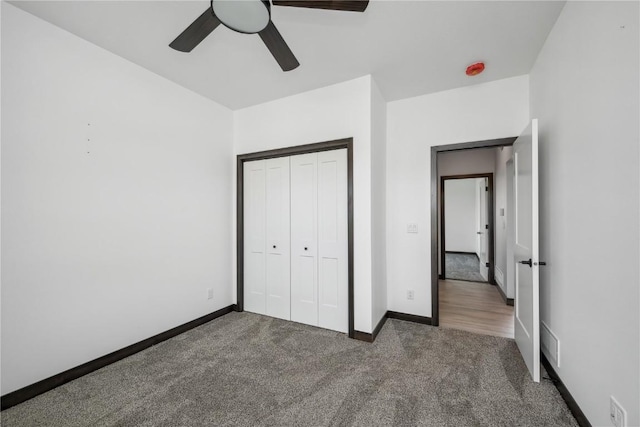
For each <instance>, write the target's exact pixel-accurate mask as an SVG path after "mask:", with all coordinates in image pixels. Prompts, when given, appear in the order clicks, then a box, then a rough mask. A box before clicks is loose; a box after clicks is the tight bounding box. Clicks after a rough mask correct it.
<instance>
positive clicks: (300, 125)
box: [233, 76, 372, 333]
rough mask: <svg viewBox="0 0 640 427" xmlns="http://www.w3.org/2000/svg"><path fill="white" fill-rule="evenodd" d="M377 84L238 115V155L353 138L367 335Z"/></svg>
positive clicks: (359, 305)
mask: <svg viewBox="0 0 640 427" xmlns="http://www.w3.org/2000/svg"><path fill="white" fill-rule="evenodd" d="M371 85H372V83H371V77H370V76H365V77H361V78H358V79H355V80H351V81H348V82H345V83H340V84H337V85H333V86H328V87H325V88H322V89H317V90H313V91H310V92H305V93H302V94H298V95H294V96H290V97H287V98H282V99H279V100H276V101H272V102H268V103H265V104H261V105H257V106H253V107H249V108H245V109H242V110H237V111H235V112H234V121H235V126H234V127H235V135H234V139H235V151H236V154H243V153H251V152H256V151H263V150H270V149H275V148H282V147H291V146H296V145H304V144H311V143H315V142H322V141H329V140H335V139H342V138H348V137H353V150H354V159H353V187H354V190H353V191H354V195H353V198H354V277H355V283H354V293H355V307H354V311H355V313H354V317H355V318H354V323H355V329H356V330H358V331H361V332H367V333H369V332H371V331H372V313H371V307H372V275H371V273H372V263H371V257H372V251H371V245H372V235H371V231H372V215H371V206H372V200H371V185H372V183H371V167H372V159H371V156H372V154H371V117H372V115H371V87H372V86H371ZM234 192H235V190H234ZM234 206H235V203H234ZM233 247H235V244H234V246H233ZM234 278H235V276H234Z"/></svg>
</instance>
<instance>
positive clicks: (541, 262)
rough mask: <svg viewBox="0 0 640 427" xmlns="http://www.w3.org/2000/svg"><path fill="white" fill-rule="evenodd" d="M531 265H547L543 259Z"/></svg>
mask: <svg viewBox="0 0 640 427" xmlns="http://www.w3.org/2000/svg"><path fill="white" fill-rule="evenodd" d="M533 265H547V263H546V262H544V261H540V262H534V263H533Z"/></svg>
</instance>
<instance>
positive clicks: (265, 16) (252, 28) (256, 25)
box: [211, 0, 271, 34]
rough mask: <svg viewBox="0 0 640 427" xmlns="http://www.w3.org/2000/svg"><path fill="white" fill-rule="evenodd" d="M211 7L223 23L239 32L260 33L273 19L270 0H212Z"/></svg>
mask: <svg viewBox="0 0 640 427" xmlns="http://www.w3.org/2000/svg"><path fill="white" fill-rule="evenodd" d="M211 9H213V13H214V14H215V15H216V17H217V18H218V19H219V20H220V22H221V23H222V25H224V26H225V27H227V28H229V29H231V30H233V31H237V32H239V33H244V34H255V33H259V32H260V31H262V30H264V29H265V28H266V26H267V25H268V24H269V21H271V4H270V3H269V1H268V0H211Z"/></svg>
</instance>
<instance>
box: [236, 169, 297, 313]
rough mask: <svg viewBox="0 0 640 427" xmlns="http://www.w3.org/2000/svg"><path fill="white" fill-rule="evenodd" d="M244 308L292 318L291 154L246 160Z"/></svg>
mask: <svg viewBox="0 0 640 427" xmlns="http://www.w3.org/2000/svg"><path fill="white" fill-rule="evenodd" d="M244 183H245V185H244V211H245V215H244V236H245V238H244V265H245V269H244V271H245V274H244V276H245V277H244V288H245V309H246V310H247V311H251V312H254V313H259V314H266V315H268V316H273V317H278V318H281V319H287V320H289V319H290V316H291V314H290V300H291V297H290V289H291V287H290V261H291V254H290V234H289V233H290V222H289V213H290V206H289V159H288V158H287V157H281V158H275V159H268V160H257V161H252V162H246V163H245V165H244Z"/></svg>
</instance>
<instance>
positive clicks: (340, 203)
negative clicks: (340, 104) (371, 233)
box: [243, 149, 348, 332]
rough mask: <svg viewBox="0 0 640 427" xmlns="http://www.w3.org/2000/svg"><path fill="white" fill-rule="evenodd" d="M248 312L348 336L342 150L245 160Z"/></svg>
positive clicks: (345, 205)
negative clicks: (346, 333) (330, 330)
mask: <svg viewBox="0 0 640 427" xmlns="http://www.w3.org/2000/svg"><path fill="white" fill-rule="evenodd" d="M243 194H244V243H245V244H244V289H245V292H244V294H245V302H244V304H245V309H246V310H247V311H251V312H254V313H259V314H266V315H268V316H273V317H278V318H281V319H286V320H293V321H296V322H300V323H305V324H309V325H314V326H319V327H322V328H326V329H332V330H335V331H340V332H347V330H348V222H347V221H348V219H347V209H348V194H347V151H346V149H340V150H331V151H323V152H318V153H309V154H301V155H296V156H290V157H279V158H275V159H268V160H257V161H249V162H245V165H244V192H243Z"/></svg>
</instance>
